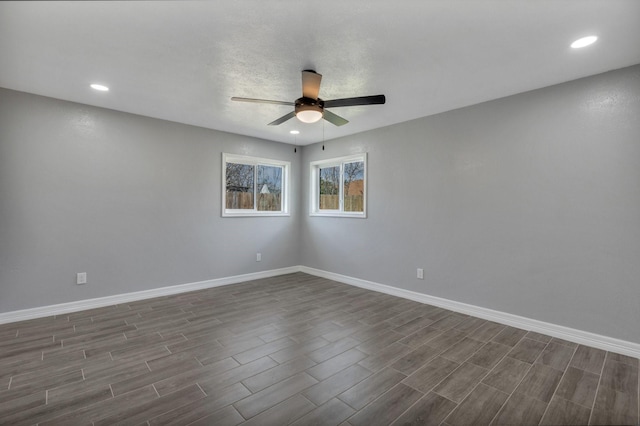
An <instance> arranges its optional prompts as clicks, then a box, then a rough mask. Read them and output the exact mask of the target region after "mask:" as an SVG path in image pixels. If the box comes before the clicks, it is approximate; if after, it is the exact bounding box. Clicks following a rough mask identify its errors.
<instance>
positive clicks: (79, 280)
mask: <svg viewBox="0 0 640 426" xmlns="http://www.w3.org/2000/svg"><path fill="white" fill-rule="evenodd" d="M86 283H87V273H86V272H78V273H77V274H76V284H78V285H82V284H86Z"/></svg>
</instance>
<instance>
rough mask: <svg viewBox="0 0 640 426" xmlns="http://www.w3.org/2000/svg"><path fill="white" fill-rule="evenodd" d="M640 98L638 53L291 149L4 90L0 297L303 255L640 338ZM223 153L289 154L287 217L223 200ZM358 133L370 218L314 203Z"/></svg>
mask: <svg viewBox="0 0 640 426" xmlns="http://www.w3.org/2000/svg"><path fill="white" fill-rule="evenodd" d="M396 101H398V100H394V99H389V102H396ZM638 117H640V66H635V67H631V68H626V69H622V70H618V71H613V72H610V73H606V74H602V75H599V76H594V77H590V78H586V79H581V80H577V81H573V82H569V83H565V84H562V85H558V86H554V87H549V88H545V89H541V90H537V91H533V92H529V93H525V94H521V95H516V96H512V97H509V98H505V99H500V100H496V101H492V102H488V103H484V104H480V105H476V106H472V107H468V108H464V109H460V110H455V111H450V112H447V113H444V114H440V115H436V116H432V117H427V118H423V119H419V120H414V121H411V122H407V123H403V124H399V125H396V126H391V127H387V128H383V129H379V130H375V131H371V132H366V133H362V134H358V135H353V136H350V137H347V138H343V139H340V140H334V141H330V142H327V143H326V144H325V145H326V150H325V151H322V149H321V144H316V145H312V146H308V147H305V148H304V149H303V150H302V151H303V153H302V155H301V154H300V149H299V150H298V154H294V153H293V149H292V147H291V146H289V145H283V144H279V143H274V142H267V141H263V140H257V139H252V138H248V137H243V136H239V135H233V134H227V133H222V132H216V131H212V130H206V129H201V128H196V127H191V126H185V125H180V124H176V123H169V122H165V121H160V120H154V119H150V118H145V117H140V116H134V115H131V114H125V113H119V112H115V111H110V110H105V109H99V108H93V107H89V106H85V105H79V104H74V103H69V102H64V101H59V100H54V99H50V98H43V97H39V96H35V95H29V94H25V93H20V92H14V91H10V90H3V89H0V312H10V311H14V310H19V309H25V308H31V307H37V306H46V305H52V304H56V303H62V302H70V301H76V300H83V299H89V298H93V297H101V296H108V295H115V294H121V293H127V292H133V291H139V290H146V289H152V288H157V287H162V286H169V285H176V284H181V283H189V282H196V281H201V280H208V279H214V278H220V277H228V276H234V275H239V274H245V273H250V272H257V271H261V270H271V269H277V268H282V267H287V266H293V265H298V264H302V265H306V266H310V267H313V268H318V269H323V270H326V271H330V272H335V273H340V274H344V275H347V276H352V277H356V278H361V279H365V280H370V281H374V282H378V283H382V284H387V285H392V286H396V287H399V288H403V289H408V290H413V291H418V292H421V293H425V294H430V295H434V296H439V297H444V298H447V299H451V300H456V301H460V302H465V303H469V304H473V305H477V306H482V307H486V308H491V309H496V310H499V311H504V312H509V313H513V314H517V315H522V316H525V317H530V318H535V319H539V320H542V321H547V322H551V323H555V324H560V325H566V326H569V327H574V328H577V329H581V330H587V331H591V332H594V333H599V334H603V335H607V336H612V337H617V338H621V339H625V340H629V341H633V342H640V328H639V327H638V326H637V324H640V283H639V277H640V137H639V135H640V120H639V119H638ZM222 152H230V153H237V154H247V155H255V156H263V157H269V158H275V159H283V160H290V161H292V166H293V170H292V195H293V197H292V198H293V199H292V204H291V211H292V216H291V217H274V218H225V219H223V218H221V217H220V203H221V199H220V198H221V194H220V191H221V185H220V179H221V170H220V167H221V166H220V164H221V153H222ZM358 152H368V153H369V154H368V155H369V157H368V159H369V187H368V188H369V206H368V218H367V219H348V218H326V217H309V216H308V193H307V184H308V173H309V171H308V168H309V162H310V161H313V160H318V159H323V158H332V157H336V156H342V155H347V154H353V153H358ZM258 251H260V252H262V254H263V261H262V262H261V263H256V262H255V253H256V252H258ZM418 267H422V268H424V270H425V280H418V279H416V278H415V274H416V268H418ZM85 271H86V272H88V277H89V283H88V284H87V285H85V286H76V285H75V273H76V272H85Z"/></svg>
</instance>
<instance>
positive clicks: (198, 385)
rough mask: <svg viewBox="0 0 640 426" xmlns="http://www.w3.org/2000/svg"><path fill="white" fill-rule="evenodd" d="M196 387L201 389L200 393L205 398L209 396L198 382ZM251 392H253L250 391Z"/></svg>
mask: <svg viewBox="0 0 640 426" xmlns="http://www.w3.org/2000/svg"><path fill="white" fill-rule="evenodd" d="M196 386H197V387H198V388H199V389H200V391H201V392H202V393H203V394H204V396H209V395H207V393H206V392H205V391H204V389H202V386H200V383H198V382H196ZM249 392H251V391H249Z"/></svg>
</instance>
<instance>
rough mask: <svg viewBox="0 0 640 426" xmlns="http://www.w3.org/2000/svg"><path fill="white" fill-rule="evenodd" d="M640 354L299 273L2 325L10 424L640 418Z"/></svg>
mask: <svg viewBox="0 0 640 426" xmlns="http://www.w3.org/2000/svg"><path fill="white" fill-rule="evenodd" d="M638 405H639V404H638V359H635V358H631V357H627V356H623V355H618V354H614V353H611V352H605V351H602V350H598V349H594V348H590V347H586V346H580V345H576V344H574V343H570V342H566V341H562V340H558V339H555V338H551V337H549V336H544V335H541V334H538V333H533V332H527V331H524V330H520V329H516V328H512V327H508V326H504V325H500V324H496V323H493V322H489V321H485V320H482V319H479V318H474V317H470V316H467V315H462V314H459V313H454V312H451V311H447V310H445V309H441V308H437V307H433V306H429V305H423V304H420V303H417V302H413V301H409V300H405V299H400V298H397V297H392V296H388V295H385V294H380V293H375V292H372V291H368V290H363V289H360V288H356V287H351V286H347V285H344V284H340V283H336V282H333V281H329V280H326V279H322V278H317V277H314V276H310V275H306V274H302V273H296V274H291V275H285V276H280V277H275V278H270V279H262V280H256V281H251V282H246V283H241V284H235V285H230V286H225V287H218V288H214V289H209V290H203V291H197V292H192V293H185V294H181V295H176V296H168V297H161V298H156V299H150V300H145V301H139V302H134V303H128V304H123V305H117V306H110V307H105V308H99V309H93V310H89V311H83V312H77V313H72V314H68V315H60V316H56V317H49V318H44V319H37V320H31V321H24V322H19V323H11V324H4V325H0V424H3V425H4V424H7V425H22V424H24V425H32V424H38V425H90V424H94V425H108V424H131V425H166V424H179V425H187V424H190V425H237V424H245V425H285V424H295V425H353V426H356V425H389V424H393V425H406V424H411V425H419V424H420V425H421V424H433V425H437V424H441V425H458V424H464V425H469V424H473V425H482V424H494V425H498V424H511V425H513V424H518V425H524V424H530V425H535V424H544V425H546V424H554V425H559V424H585V425H586V424H638V423H639V421H640V419H639V417H638Z"/></svg>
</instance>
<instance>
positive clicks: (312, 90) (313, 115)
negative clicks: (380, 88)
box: [231, 70, 386, 126]
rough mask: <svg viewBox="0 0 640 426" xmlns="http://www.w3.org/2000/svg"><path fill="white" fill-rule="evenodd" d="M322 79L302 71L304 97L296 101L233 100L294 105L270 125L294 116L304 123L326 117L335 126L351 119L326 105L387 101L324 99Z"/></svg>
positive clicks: (381, 100)
mask: <svg viewBox="0 0 640 426" xmlns="http://www.w3.org/2000/svg"><path fill="white" fill-rule="evenodd" d="M321 81H322V75H321V74H318V73H317V72H315V71H313V70H304V71H302V97H301V98H298V99H296V101H295V102H286V101H273V100H268V99H254V98H238V97H232V98H231V100H232V101H238V102H253V103H262V104H276V105H293V106H294V110H293V111H292V112H290V113H288V114H285V115H283V116H282V117H280V118H278V119H277V120H274V121H272V122H271V123H269V126H277V125H279V124H282V123H284V122H285V121H287V120H289V119H291V118H293V117H296V118H298V120H300V121H301V122H303V123H315V122H317V121H319V120H320V119H322V118H324V119H325V120H327V121H328V122H329V123H331V124H333V125H335V126H343V125H345V124H347V123H348V122H349V121H348V120H346V119H344V118H342V117H340V116H339V115H336V114H334V113H332V112H331V111H328V110H325V107H327V108H337V107H348V106H359V105H376V104H378V105H380V104H384V103H385V102H386V98H385V96H384V95H374V96H360V97H355V98H344V99H332V100H329V101H323V100H322V99H320V98H319V97H318V94H319V92H320V82H321Z"/></svg>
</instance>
